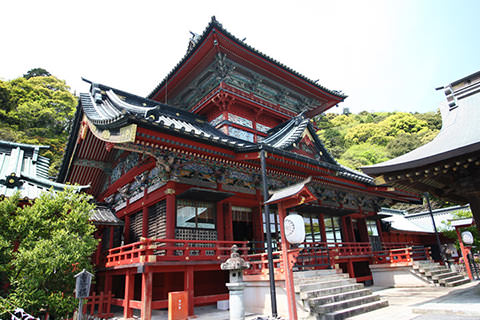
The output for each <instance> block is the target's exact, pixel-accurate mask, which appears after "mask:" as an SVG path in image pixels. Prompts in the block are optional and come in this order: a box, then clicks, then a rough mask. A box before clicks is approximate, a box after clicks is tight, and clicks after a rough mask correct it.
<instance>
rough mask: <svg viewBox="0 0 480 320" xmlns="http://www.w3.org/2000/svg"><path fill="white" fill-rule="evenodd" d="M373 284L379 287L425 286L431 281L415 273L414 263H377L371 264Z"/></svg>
mask: <svg viewBox="0 0 480 320" xmlns="http://www.w3.org/2000/svg"><path fill="white" fill-rule="evenodd" d="M369 267H370V270H371V272H372V278H373V285H374V286H379V287H425V286H429V285H431V284H430V283H429V282H427V281H425V280H423V279H422V278H420V277H418V276H417V275H415V273H414V272H413V268H412V265H411V264H409V263H405V264H375V265H370V266H369Z"/></svg>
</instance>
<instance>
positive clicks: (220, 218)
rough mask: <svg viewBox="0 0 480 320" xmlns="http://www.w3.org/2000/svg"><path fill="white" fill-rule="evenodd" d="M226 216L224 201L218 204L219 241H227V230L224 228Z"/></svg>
mask: <svg viewBox="0 0 480 320" xmlns="http://www.w3.org/2000/svg"><path fill="white" fill-rule="evenodd" d="M223 224H224V214H223V201H220V202H217V239H218V240H219V241H223V240H225V232H224V230H225V228H224V225H223Z"/></svg>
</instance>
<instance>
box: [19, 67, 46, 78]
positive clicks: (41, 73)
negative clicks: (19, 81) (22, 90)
mask: <svg viewBox="0 0 480 320" xmlns="http://www.w3.org/2000/svg"><path fill="white" fill-rule="evenodd" d="M49 76H51V74H50V72H48V71H47V70H45V69H43V68H33V69H30V70H28V72H27V73H25V74H24V75H23V77H24V78H25V79H30V78H33V77H49Z"/></svg>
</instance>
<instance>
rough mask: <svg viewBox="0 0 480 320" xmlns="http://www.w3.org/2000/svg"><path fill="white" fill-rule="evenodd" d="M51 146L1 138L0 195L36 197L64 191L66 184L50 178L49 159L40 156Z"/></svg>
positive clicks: (24, 197)
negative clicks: (48, 192)
mask: <svg viewBox="0 0 480 320" xmlns="http://www.w3.org/2000/svg"><path fill="white" fill-rule="evenodd" d="M46 148H48V146H41V145H31V144H23V143H15V142H8V141H0V195H3V196H6V197H10V196H12V195H14V194H15V193H16V192H19V193H20V197H21V198H23V199H35V198H37V197H38V196H39V195H40V194H41V193H42V192H45V191H48V190H51V189H53V190H54V191H59V190H63V189H64V188H65V185H64V184H60V183H56V182H54V181H51V180H49V179H48V168H49V163H50V160H49V159H48V158H45V157H42V156H40V155H39V152H40V150H41V149H46Z"/></svg>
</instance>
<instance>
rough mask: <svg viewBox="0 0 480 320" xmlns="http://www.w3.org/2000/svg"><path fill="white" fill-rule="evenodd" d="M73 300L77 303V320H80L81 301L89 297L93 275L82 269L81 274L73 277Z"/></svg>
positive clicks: (81, 311) (81, 312)
mask: <svg viewBox="0 0 480 320" xmlns="http://www.w3.org/2000/svg"><path fill="white" fill-rule="evenodd" d="M75 278H77V280H76V282H75V298H77V299H79V302H78V320H82V314H83V310H82V309H83V299H84V298H86V297H88V296H89V295H90V285H91V284H92V278H93V274H91V273H90V272H88V271H87V270H85V269H83V270H82V272H80V273H77V274H76V275H75Z"/></svg>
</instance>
